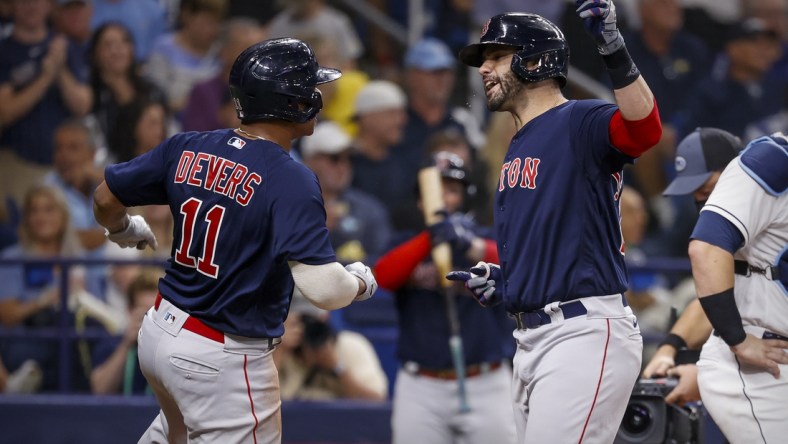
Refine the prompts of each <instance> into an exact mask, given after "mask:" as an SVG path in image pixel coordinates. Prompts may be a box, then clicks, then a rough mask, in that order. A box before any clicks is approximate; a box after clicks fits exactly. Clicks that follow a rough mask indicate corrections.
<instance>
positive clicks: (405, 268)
mask: <svg viewBox="0 0 788 444" xmlns="http://www.w3.org/2000/svg"><path fill="white" fill-rule="evenodd" d="M434 158H435V161H436V164H437V165H438V169H439V170H440V172H441V176H442V183H443V202H444V204H445V210H446V213H447V215H448V216H447V218H446V219H445V220H443V221H441V222H438V223H436V224H434V225H432V226H430V227H428V229H427V230H424V231H421V232H419V233H418V234H416V235H415V236H413V237H410V238H408V239H407V240H405V241H404V242H402V243H400V244H399V245H397V246H396V247H395V248H394V249H392V250H390V251H389V252H388V253H386V254H385V255H384V256H383V257H382V258H381V259H380V261H378V263H377V264H376V265H375V274H376V276H377V277H378V283H379V284H380V286H381V288H385V289H387V290H390V291H392V292H395V298H396V307H397V313H398V319H399V337H398V339H397V358H398V359H399V361H400V364H401V367H400V370H399V372H398V373H397V379H396V383H395V386H394V404H393V411H392V418H391V424H392V429H393V435H394V436H393V442H394V443H397V444H404V443H412V442H431V443H452V442H473V443H483V442H490V443H493V442H494V443H514V442H515V441H516V434H515V427H514V416H513V413H512V409H511V403H510V402H509V393H510V390H509V386H510V381H511V377H512V375H511V368H510V367H509V365H505V364H504V363H505V361H507V360H508V359H509V358H510V357H511V355H512V354H513V352H514V349H513V347H512V339H511V338H512V336H511V329H512V325H513V324H512V321H511V319H508V318H507V316H506V309H505V308H504V306H503V305H498V306H497V307H491V308H484V307H482V306H480V305H479V304H478V303H477V302H476V301H475V300H474V299H473V298H471V297H467V296H466V295H465V293H464V292H463V289H462V286H459V288H457V289H456V290H457V291H456V292H455V293H454V295H452V296H451V297H454V298H455V299H454V303H455V304H456V309H457V316H458V317H459V324H460V327H461V331H460V336H461V338H462V342H463V346H464V364H465V367H466V370H467V380H466V382H465V385H466V387H467V388H466V390H467V393H468V397H469V398H470V399H471V400H472V401H471V402H473V403H474V404H473V410H472V411H471V412H459V410H458V407H459V404H460V401H459V398H458V395H457V382H456V379H457V377H458V375H457V373H456V372H455V371H454V366H453V360H452V355H451V352H450V347H449V343H450V340H449V337H450V333H451V329H450V321H449V316H450V315H447V312H446V301H445V297H447V296H446V295H444V290H443V289H442V288H441V285H440V283H439V282H440V279H441V276H440V275H439V274H438V270H437V268H436V267H435V265H434V264H433V263H432V261H431V260H430V252H431V250H432V247H433V246H434V245H438V244H440V243H443V242H448V243H449V244H450V245H451V248H452V256H453V260H452V263H453V265H454V268H455V269H462V268H468V267H470V266H471V265H472V264H475V263H476V262H477V261H480V260H485V261H492V262H497V261H498V249H497V247H496V245H495V241H493V240H491V239H490V236H489V234H486V233H485V230H484V229H482V228H481V227H478V226H477V225H476V224H475V223H474V222H473V221H472V220H471V219H469V218H468V217H466V216H465V215H464V214H463V213H462V212H461V211H460V208H461V207H462V204H463V198H464V195H465V193H466V191H467V186H468V182H467V176H466V174H467V171H465V169H464V167H463V163H462V160H461V159H460V158H459V157H458V156H456V155H454V154H451V153H447V152H440V153H436V154H435V155H434ZM414 210H415V208H414ZM453 285H455V284H453ZM482 331H483V332H484V334H479V332H482ZM458 422H462V423H466V424H475V425H474V426H473V427H459V428H458V427H456V424H457V423H458Z"/></svg>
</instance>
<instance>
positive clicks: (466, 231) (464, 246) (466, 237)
mask: <svg viewBox="0 0 788 444" xmlns="http://www.w3.org/2000/svg"><path fill="white" fill-rule="evenodd" d="M427 230H428V231H429V233H430V240H431V241H432V245H439V244H442V243H444V242H448V243H449V245H451V246H452V249H454V250H456V251H459V252H461V253H465V252H467V251H468V249H469V248H470V247H471V243H472V242H473V240H474V239H475V238H476V236H475V235H474V234H473V231H471V229H470V227H469V226H468V223H467V221H466V220H465V216H463V215H462V214H452V215H451V216H449V217H447V218H446V219H443V220H442V221H440V222H437V223H435V224H432V225H430V226H429V227H428V228H427Z"/></svg>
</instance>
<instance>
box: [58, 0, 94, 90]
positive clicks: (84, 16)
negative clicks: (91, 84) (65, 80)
mask: <svg viewBox="0 0 788 444" xmlns="http://www.w3.org/2000/svg"><path fill="white" fill-rule="evenodd" d="M92 17H93V1H92V0H57V6H56V7H55V10H54V12H53V14H52V25H53V26H54V28H55V30H56V31H57V32H59V33H61V34H63V35H64V36H66V38H68V40H69V41H70V42H72V43H73V44H74V45H75V46H76V47H77V48H79V50H80V51H79V53H80V54H87V52H88V47H89V43H90V36H91V35H92V34H93V32H92V28H91V27H90V20H91V18H92ZM87 76H88V74H87V73H85V74H84V75H82V76H81V77H82V78H87Z"/></svg>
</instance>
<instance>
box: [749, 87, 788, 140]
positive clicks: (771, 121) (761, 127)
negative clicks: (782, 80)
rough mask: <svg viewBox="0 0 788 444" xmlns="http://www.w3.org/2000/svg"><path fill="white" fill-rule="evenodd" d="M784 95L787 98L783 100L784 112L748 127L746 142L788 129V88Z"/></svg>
mask: <svg viewBox="0 0 788 444" xmlns="http://www.w3.org/2000/svg"><path fill="white" fill-rule="evenodd" d="M783 94H784V95H785V98H784V99H783V107H782V110H780V111H779V112H777V113H776V114H772V115H770V116H766V117H764V118H763V119H761V120H759V121H757V122H754V123H752V124H750V125H748V126H747V129H746V130H745V137H744V139H745V140H753V139H757V138H758V137H762V136H768V135H769V134H774V133H777V132H780V131H783V130H785V129H786V128H788V88H785V91H784V93H783Z"/></svg>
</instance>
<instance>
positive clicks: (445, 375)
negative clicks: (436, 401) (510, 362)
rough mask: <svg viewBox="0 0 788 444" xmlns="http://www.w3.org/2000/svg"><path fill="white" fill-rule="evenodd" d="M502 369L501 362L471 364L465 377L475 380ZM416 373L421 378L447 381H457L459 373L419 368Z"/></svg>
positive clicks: (452, 370) (466, 369) (450, 370)
mask: <svg viewBox="0 0 788 444" xmlns="http://www.w3.org/2000/svg"><path fill="white" fill-rule="evenodd" d="M500 367H501V362H500V361H497V362H485V363H483V364H471V365H469V366H467V367H466V368H465V377H466V378H473V377H474V376H479V375H481V374H483V373H489V372H491V371H493V370H497V369H499V368H500ZM414 373H415V374H417V375H419V376H426V377H428V378H437V379H447V380H455V379H457V372H456V371H455V370H454V369H443V370H432V369H428V368H419V369H417V370H416V371H415V372H414Z"/></svg>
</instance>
